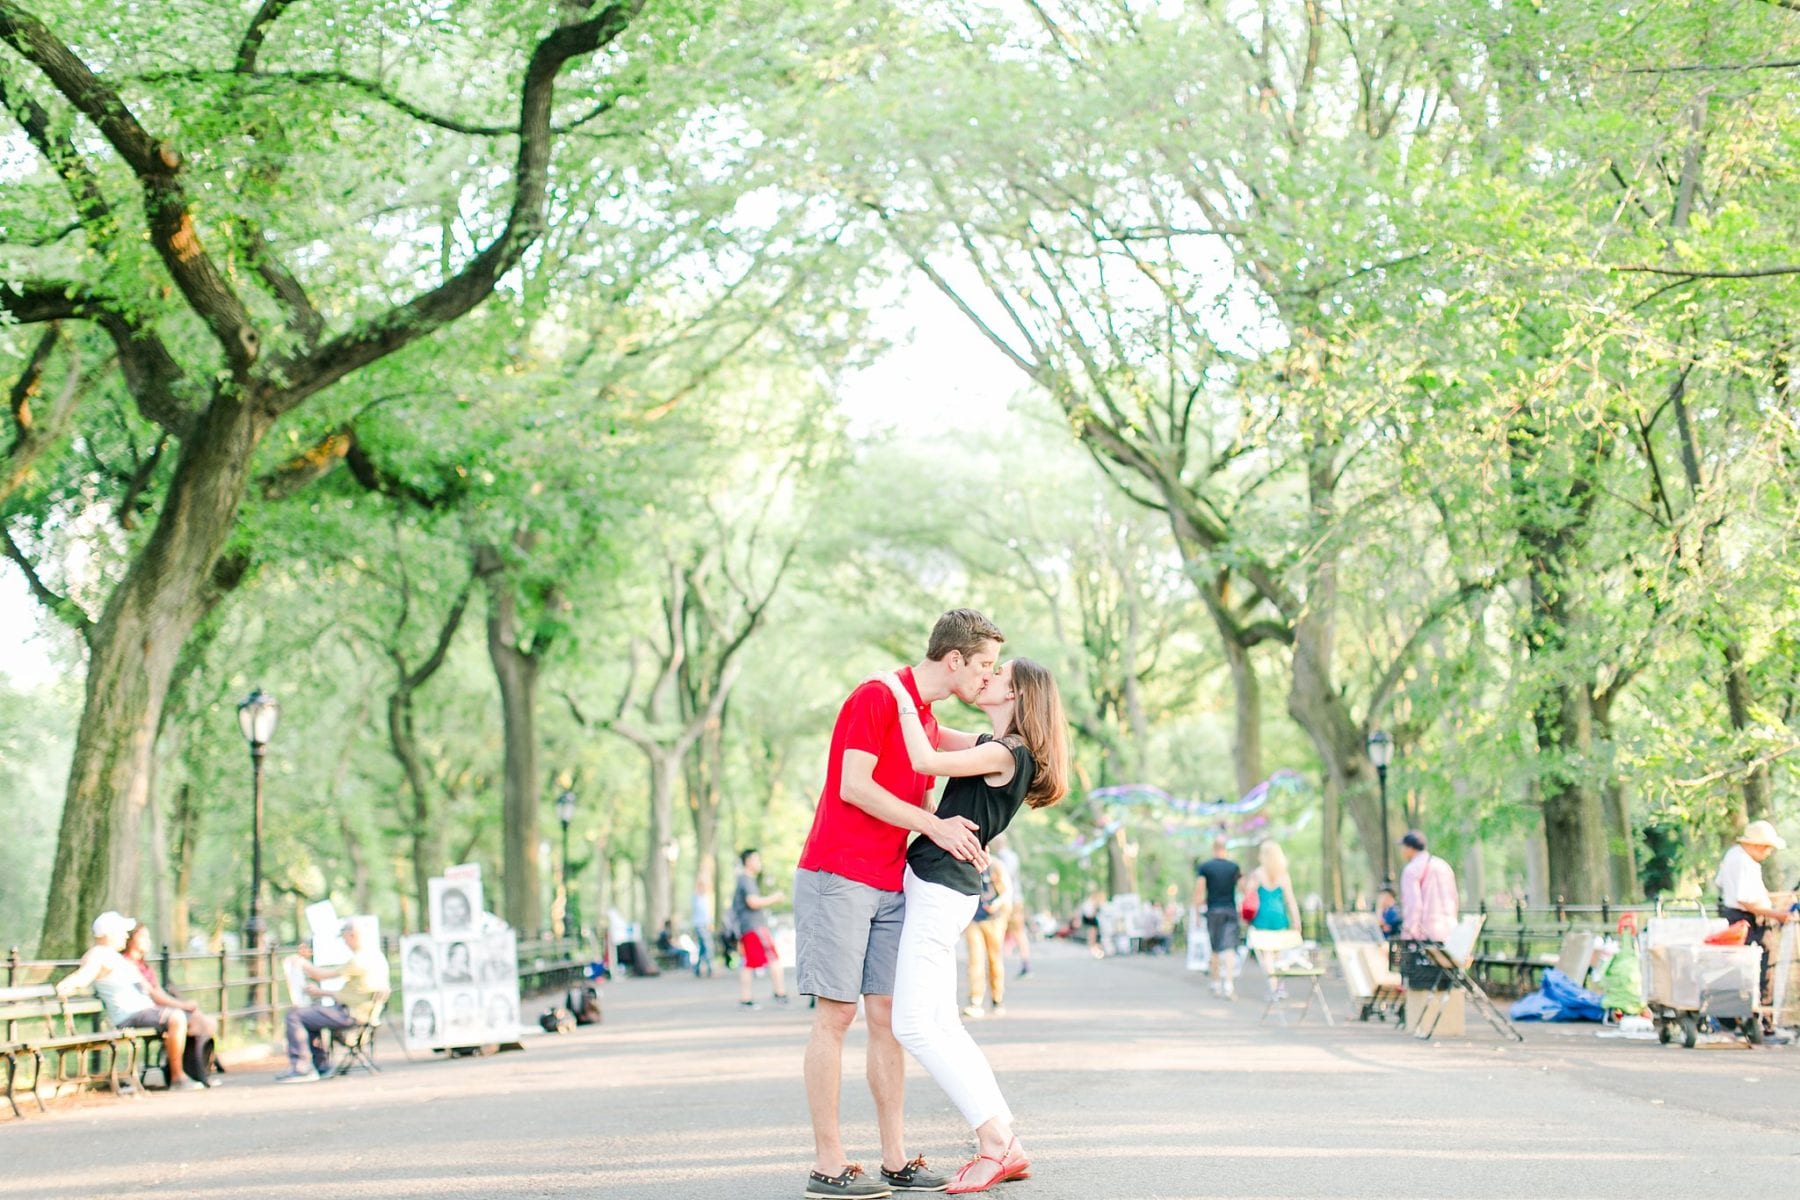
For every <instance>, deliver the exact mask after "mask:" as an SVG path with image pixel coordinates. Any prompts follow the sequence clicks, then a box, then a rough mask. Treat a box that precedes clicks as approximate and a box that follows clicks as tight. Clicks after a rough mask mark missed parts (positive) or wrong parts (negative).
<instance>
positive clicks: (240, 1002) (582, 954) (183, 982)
mask: <svg viewBox="0 0 1800 1200" xmlns="http://www.w3.org/2000/svg"><path fill="white" fill-rule="evenodd" d="M295 949H297V947H294V946H266V947H264V948H263V949H261V950H241V949H240V950H230V949H221V950H218V951H216V952H214V951H202V952H187V953H179V954H178V953H176V952H174V951H173V950H172V949H171V948H170V947H168V946H166V945H165V946H163V948H162V950H161V952H160V953H159V954H157V955H154V956H153V957H152V958H151V960H150V963H151V967H152V969H154V970H155V971H156V974H157V978H158V979H160V980H161V981H162V985H163V988H164V989H165V990H166V991H170V992H173V993H174V994H176V995H178V996H180V997H181V998H182V999H184V1000H192V1001H194V1002H195V1003H196V1004H198V1005H199V1006H200V1011H202V1012H204V1013H206V1014H207V1015H209V1016H211V1017H212V1018H213V1020H214V1021H215V1022H216V1023H217V1025H218V1030H219V1032H218V1038H219V1040H220V1041H221V1042H223V1041H225V1040H226V1039H227V1038H231V1039H233V1040H238V1039H249V1038H255V1037H258V1036H263V1037H267V1036H272V1035H273V1033H274V1031H275V1028H276V1023H277V1018H278V1017H279V1016H280V1013H281V1010H282V1008H284V1007H285V1005H286V989H287V983H286V979H285V977H284V976H283V975H282V973H281V961H282V959H284V958H286V957H287V956H288V955H289V954H292V953H293V952H294V951H295ZM381 950H382V953H383V954H385V955H387V957H388V959H389V961H390V962H392V961H393V960H394V959H395V957H396V955H397V953H398V950H399V942H398V939H396V938H395V937H394V936H393V935H391V934H390V935H384V936H383V937H382V939H381ZM597 954H598V950H597V948H596V946H595V943H594V942H592V941H591V940H589V939H588V938H585V937H562V938H558V937H551V936H549V935H548V934H545V935H542V936H540V937H536V938H531V939H521V940H520V942H519V991H520V993H521V995H525V996H530V995H535V994H537V993H540V992H547V991H553V990H558V989H562V988H567V987H569V986H570V985H572V984H573V983H575V982H576V981H577V980H579V979H581V978H582V977H583V976H584V974H585V970H586V967H587V964H588V962H589V961H590V958H591V957H594V956H596V955H597ZM78 961H79V960H77V959H72V958H58V959H27V958H24V957H21V955H20V954H19V948H18V947H17V946H14V947H13V948H12V949H11V951H10V952H9V953H8V954H7V956H6V958H5V960H4V962H3V963H0V967H3V968H4V982H3V983H0V986H4V987H29V986H31V985H34V984H46V983H55V982H56V981H57V980H58V979H60V978H62V977H63V976H64V975H66V974H68V973H69V972H70V971H72V970H73V969H74V968H75V966H76V963H77V962H78ZM394 983H395V987H396V990H398V985H399V979H398V977H397V976H396V978H395V979H394Z"/></svg>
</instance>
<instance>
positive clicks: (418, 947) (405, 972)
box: [400, 933, 438, 996]
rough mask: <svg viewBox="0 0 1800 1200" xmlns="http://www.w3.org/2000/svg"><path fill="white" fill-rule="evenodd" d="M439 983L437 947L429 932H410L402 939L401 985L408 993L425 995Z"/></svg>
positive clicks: (434, 989) (433, 990) (435, 988)
mask: <svg viewBox="0 0 1800 1200" xmlns="http://www.w3.org/2000/svg"><path fill="white" fill-rule="evenodd" d="M437 985H438V968H437V947H436V946H435V945H434V944H433V942H432V939H431V935H430V934H427V933H409V934H407V935H406V936H405V937H403V938H401V939H400V987H401V989H402V990H403V991H405V992H406V994H407V995H409V996H411V995H420V996H423V995H424V994H425V993H426V992H435V991H436V990H437Z"/></svg>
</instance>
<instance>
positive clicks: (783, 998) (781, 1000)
mask: <svg viewBox="0 0 1800 1200" xmlns="http://www.w3.org/2000/svg"><path fill="white" fill-rule="evenodd" d="M787 1002H788V994H787V993H786V992H778V993H776V995H775V1003H777V1004H786V1003H787Z"/></svg>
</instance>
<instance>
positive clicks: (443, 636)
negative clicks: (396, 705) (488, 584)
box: [404, 572, 475, 692]
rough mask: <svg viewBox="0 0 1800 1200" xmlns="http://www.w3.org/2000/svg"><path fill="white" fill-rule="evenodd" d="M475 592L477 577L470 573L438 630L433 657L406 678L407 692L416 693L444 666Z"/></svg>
mask: <svg viewBox="0 0 1800 1200" xmlns="http://www.w3.org/2000/svg"><path fill="white" fill-rule="evenodd" d="M474 591H475V575H474V572H470V574H469V577H468V579H466V580H464V581H463V586H462V591H461V592H460V593H459V594H458V595H457V597H456V603H455V604H453V605H451V606H450V612H449V614H448V615H447V616H445V617H444V625H443V628H442V629H440V630H438V638H437V645H435V646H433V647H432V649H431V657H429V658H427V659H426V660H425V661H424V662H422V663H420V664H419V668H418V670H416V671H413V672H412V673H411V674H409V675H407V676H406V679H405V681H404V684H405V687H406V690H407V691H409V692H411V691H416V690H417V689H418V688H419V687H420V686H421V685H423V684H424V682H425V681H426V680H427V679H430V678H431V677H432V676H433V675H435V674H437V670H438V668H439V667H441V666H443V665H444V658H445V657H446V656H447V655H448V654H449V653H450V643H451V641H452V640H454V639H455V637H456V630H457V627H458V626H460V625H461V624H462V619H463V613H464V612H465V611H467V610H468V607H469V597H470V595H472V594H473V593H474Z"/></svg>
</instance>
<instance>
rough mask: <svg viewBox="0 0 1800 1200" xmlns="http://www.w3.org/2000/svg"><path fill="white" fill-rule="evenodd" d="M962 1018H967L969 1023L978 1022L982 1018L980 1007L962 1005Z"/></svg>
mask: <svg viewBox="0 0 1800 1200" xmlns="http://www.w3.org/2000/svg"><path fill="white" fill-rule="evenodd" d="M963 1016H965V1017H967V1018H969V1019H970V1020H971V1021H979V1020H980V1019H981V1017H982V1008H981V1005H979V1004H968V1005H964V1006H963Z"/></svg>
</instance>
